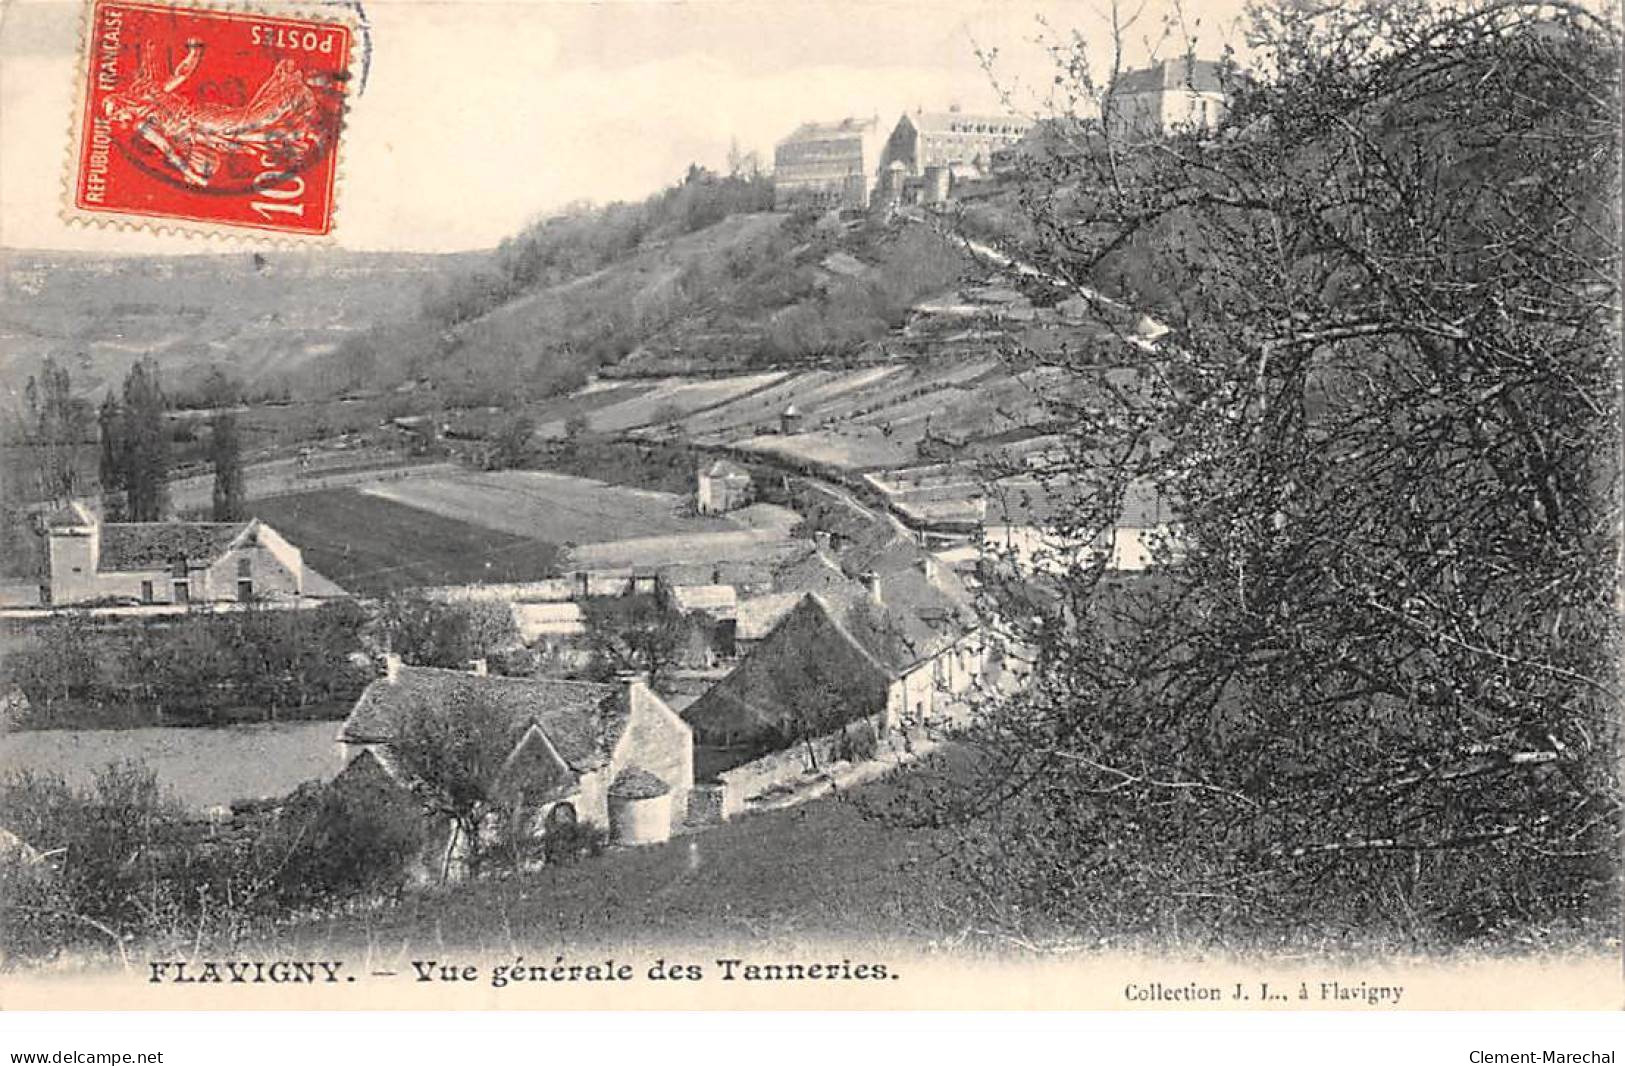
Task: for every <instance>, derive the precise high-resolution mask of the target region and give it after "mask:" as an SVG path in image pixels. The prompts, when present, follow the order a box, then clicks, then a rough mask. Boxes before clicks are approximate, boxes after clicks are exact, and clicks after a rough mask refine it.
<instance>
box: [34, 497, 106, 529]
mask: <svg viewBox="0 0 1625 1066" xmlns="http://www.w3.org/2000/svg"><path fill="white" fill-rule="evenodd" d="M41 521H42V522H43V523H44V525H45V528H46V529H61V528H63V527H65V526H93V525H95V524H96V516H95V515H93V514H91V513H90V508H88V507H86V506H85V505H84V504H82V503H80V502H79V501H78V500H69V501H68V502H67V503H63V504H58V505H57V506H55V507H53V508H51V509H50V510H49V511H47V512H45V514H44V516H43V517H42V519H41Z"/></svg>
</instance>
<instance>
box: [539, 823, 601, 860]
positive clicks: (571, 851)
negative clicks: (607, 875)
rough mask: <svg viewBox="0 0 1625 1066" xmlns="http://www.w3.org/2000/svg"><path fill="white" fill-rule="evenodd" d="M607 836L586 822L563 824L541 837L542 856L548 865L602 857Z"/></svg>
mask: <svg viewBox="0 0 1625 1066" xmlns="http://www.w3.org/2000/svg"><path fill="white" fill-rule="evenodd" d="M608 845H609V834H608V833H606V832H604V830H602V829H600V828H599V827H598V826H596V825H592V824H591V823H588V822H565V823H563V824H562V825H556V826H554V827H553V828H551V829H549V830H548V831H547V833H546V835H544V836H543V837H542V854H543V856H545V857H546V859H547V862H548V864H549V865H569V864H570V863H573V862H576V861H577V860H580V859H584V858H594V857H596V856H599V855H602V854H603V853H604V849H605V848H606V847H608Z"/></svg>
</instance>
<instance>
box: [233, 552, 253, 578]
mask: <svg viewBox="0 0 1625 1066" xmlns="http://www.w3.org/2000/svg"><path fill="white" fill-rule="evenodd" d="M237 576H238V577H253V576H254V560H253V559H250V558H249V557H248V556H246V555H239V556H238V557H237Z"/></svg>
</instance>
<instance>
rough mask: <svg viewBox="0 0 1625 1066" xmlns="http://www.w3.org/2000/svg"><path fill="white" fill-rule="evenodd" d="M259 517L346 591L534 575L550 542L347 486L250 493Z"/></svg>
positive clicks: (552, 556) (548, 556) (553, 555)
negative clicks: (266, 495)
mask: <svg viewBox="0 0 1625 1066" xmlns="http://www.w3.org/2000/svg"><path fill="white" fill-rule="evenodd" d="M249 507H250V510H252V511H253V512H254V513H255V514H256V515H258V516H259V517H260V518H262V519H264V520H265V521H266V522H268V523H270V524H271V526H272V527H274V528H275V529H276V530H277V531H278V532H279V533H281V534H282V535H283V536H285V537H287V538H288V540H290V541H291V542H293V543H294V544H295V545H297V546H298V547H299V548H300V549H301V550H302V551H303V552H304V555H305V562H307V563H308V564H310V566H311V567H312V568H313V569H315V570H317V571H318V572H320V573H321V574H322V575H324V576H326V577H329V578H332V579H333V580H334V581H336V582H338V583H339V584H340V585H341V586H343V587H344V588H346V589H348V590H349V591H351V592H357V593H362V594H377V593H381V592H387V591H389V590H391V589H398V588H410V587H413V586H420V585H448V584H460V583H464V582H471V581H534V580H536V579H538V578H542V577H548V576H550V575H551V574H552V573H553V567H554V565H555V563H556V562H557V560H558V551H559V550H558V546H557V545H556V544H553V543H551V542H549V541H546V540H540V539H537V538H535V537H520V536H515V535H514V534H512V533H503V532H499V531H497V530H494V529H488V528H486V527H484V526H480V525H476V524H474V523H472V522H463V521H459V520H457V519H454V518H446V517H443V516H441V515H436V514H431V513H429V512H427V511H423V510H419V509H418V508H416V507H407V506H406V505H404V504H400V503H394V502H392V501H390V500H385V499H381V498H379V497H377V496H369V495H367V494H365V493H362V492H359V491H357V490H354V489H328V490H324V491H321V492H307V493H301V494H299V495H295V496H278V497H274V498H272V499H265V500H254V501H252V502H251V503H250V505H249Z"/></svg>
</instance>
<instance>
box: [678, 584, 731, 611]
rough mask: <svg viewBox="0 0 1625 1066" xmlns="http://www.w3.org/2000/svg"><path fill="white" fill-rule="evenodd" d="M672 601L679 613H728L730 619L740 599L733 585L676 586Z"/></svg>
mask: <svg viewBox="0 0 1625 1066" xmlns="http://www.w3.org/2000/svg"><path fill="white" fill-rule="evenodd" d="M671 601H672V603H673V604H674V605H676V607H677V609H678V610H679V611H682V612H683V613H684V614H687V613H688V612H690V611H705V612H707V613H711V614H716V613H726V614H727V615H729V616H730V617H731V616H732V615H733V612H734V610H735V608H736V607H737V606H738V602H739V597H738V594H737V593H736V592H735V590H734V587H733V586H732V585H675V586H673V587H672V590H671Z"/></svg>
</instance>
